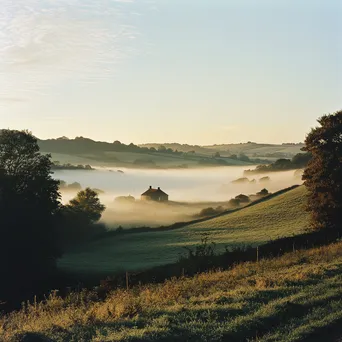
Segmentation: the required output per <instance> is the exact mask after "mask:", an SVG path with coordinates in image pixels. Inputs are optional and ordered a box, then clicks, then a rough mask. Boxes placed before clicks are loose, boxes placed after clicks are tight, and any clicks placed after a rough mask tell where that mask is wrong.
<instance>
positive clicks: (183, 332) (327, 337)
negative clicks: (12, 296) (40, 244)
mask: <svg viewBox="0 0 342 342" xmlns="http://www.w3.org/2000/svg"><path fill="white" fill-rule="evenodd" d="M341 272H342V243H341V242H340V243H336V244H333V245H330V246H326V247H323V248H319V249H314V250H308V251H297V252H294V253H289V254H286V255H284V256H283V257H281V258H275V259H272V260H261V261H260V262H259V263H244V264H240V265H238V266H236V267H235V268H233V269H231V270H229V271H225V272H213V273H206V274H200V275H197V276H195V277H193V278H181V279H173V280H170V281H167V282H165V283H164V284H160V285H152V284H150V285H146V286H140V287H136V288H134V289H131V290H117V291H115V292H113V293H112V294H110V295H109V297H108V298H107V299H106V300H104V301H100V300H98V299H97V297H96V295H95V294H89V295H86V294H72V295H70V296H69V298H67V299H65V300H64V299H62V298H59V297H57V296H51V297H50V299H48V300H47V302H46V303H42V304H34V305H32V306H29V307H28V308H26V310H24V309H22V310H21V311H20V312H18V313H13V314H12V315H10V316H8V317H4V318H0V340H1V341H24V338H25V341H26V340H27V341H29V340H30V341H34V337H35V338H38V337H41V339H39V340H40V341H43V340H44V341H45V340H47V339H45V338H49V339H48V340H49V341H55V342H62V341H84V342H86V341H103V342H105V341H165V342H166V341H170V342H171V341H259V342H260V341H263V342H266V341H337V340H338V339H337V338H336V337H338V336H341V335H339V333H341V325H340V323H341V320H342V309H341V308H342V300H341V298H342V273H341ZM29 333H31V334H32V335H31V336H30V335H29ZM33 334H35V335H33ZM30 337H31V338H30ZM43 337H44V339H43Z"/></svg>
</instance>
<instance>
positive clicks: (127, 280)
mask: <svg viewBox="0 0 342 342" xmlns="http://www.w3.org/2000/svg"><path fill="white" fill-rule="evenodd" d="M126 289H127V291H128V290H129V279H128V272H126Z"/></svg>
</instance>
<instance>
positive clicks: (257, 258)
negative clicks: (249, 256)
mask: <svg viewBox="0 0 342 342" xmlns="http://www.w3.org/2000/svg"><path fill="white" fill-rule="evenodd" d="M256 261H257V262H259V246H257V248H256Z"/></svg>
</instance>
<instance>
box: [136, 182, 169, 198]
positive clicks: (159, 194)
mask: <svg viewBox="0 0 342 342" xmlns="http://www.w3.org/2000/svg"><path fill="white" fill-rule="evenodd" d="M141 200H142V201H155V202H167V201H168V200H169V195H168V194H166V193H165V192H164V191H163V190H161V189H160V188H159V187H158V189H153V188H152V186H150V188H149V189H148V190H147V191H145V192H144V193H143V194H142V195H141Z"/></svg>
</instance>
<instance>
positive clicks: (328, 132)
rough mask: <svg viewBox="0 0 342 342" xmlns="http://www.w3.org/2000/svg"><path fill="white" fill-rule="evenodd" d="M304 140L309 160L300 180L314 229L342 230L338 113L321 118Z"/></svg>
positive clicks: (341, 136)
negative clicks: (307, 195) (306, 191)
mask: <svg viewBox="0 0 342 342" xmlns="http://www.w3.org/2000/svg"><path fill="white" fill-rule="evenodd" d="M318 123H319V124H320V125H319V126H318V127H316V128H313V129H312V130H311V132H310V133H309V134H308V136H307V137H306V140H305V144H306V146H305V148H304V150H305V151H307V152H310V153H311V155H312V158H311V160H310V161H309V163H308V166H307V168H306V169H305V172H304V175H303V180H304V181H305V183H304V184H305V185H306V187H307V189H308V191H309V199H308V210H309V211H310V212H311V218H312V225H313V227H314V228H315V229H322V228H328V229H330V230H341V229H342V111H338V112H336V113H334V114H330V115H324V116H322V117H321V118H319V119H318Z"/></svg>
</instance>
